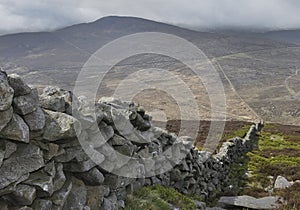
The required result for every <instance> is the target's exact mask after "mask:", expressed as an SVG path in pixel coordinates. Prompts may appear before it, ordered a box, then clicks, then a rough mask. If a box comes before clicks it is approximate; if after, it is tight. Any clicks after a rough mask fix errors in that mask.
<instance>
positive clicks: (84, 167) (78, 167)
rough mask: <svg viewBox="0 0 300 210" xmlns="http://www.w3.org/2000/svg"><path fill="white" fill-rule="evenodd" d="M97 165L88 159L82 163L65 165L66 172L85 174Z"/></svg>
mask: <svg viewBox="0 0 300 210" xmlns="http://www.w3.org/2000/svg"><path fill="white" fill-rule="evenodd" d="M96 165H97V164H96V163H95V162H94V161H93V160H91V159H88V160H85V161H82V162H70V163H65V164H64V170H65V171H70V172H85V171H89V170H90V169H92V168H93V167H95V166H96Z"/></svg>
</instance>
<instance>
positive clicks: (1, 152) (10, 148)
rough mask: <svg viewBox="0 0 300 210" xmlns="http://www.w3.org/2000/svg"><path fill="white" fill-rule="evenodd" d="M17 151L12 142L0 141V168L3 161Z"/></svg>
mask: <svg viewBox="0 0 300 210" xmlns="http://www.w3.org/2000/svg"><path fill="white" fill-rule="evenodd" d="M16 150H17V145H16V144H15V143H13V142H10V141H7V140H3V139H0V167H1V165H2V163H3V160H4V159H7V158H9V157H10V156H11V155H12V154H13V153H14V152H15V151H16Z"/></svg>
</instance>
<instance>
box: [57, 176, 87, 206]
mask: <svg viewBox="0 0 300 210" xmlns="http://www.w3.org/2000/svg"><path fill="white" fill-rule="evenodd" d="M71 180H72V189H71V191H70V194H69V196H68V198H67V200H66V202H65V204H64V207H63V208H64V209H78V210H82V209H83V208H84V206H85V204H86V197H87V190H86V187H85V185H84V183H83V181H81V180H78V179H76V178H74V177H72V178H71Z"/></svg>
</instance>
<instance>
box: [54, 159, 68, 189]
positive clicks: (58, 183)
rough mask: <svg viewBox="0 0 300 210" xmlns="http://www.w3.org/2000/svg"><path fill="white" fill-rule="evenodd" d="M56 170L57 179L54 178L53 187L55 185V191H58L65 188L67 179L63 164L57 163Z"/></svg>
mask: <svg viewBox="0 0 300 210" xmlns="http://www.w3.org/2000/svg"><path fill="white" fill-rule="evenodd" d="M55 170H56V173H55V177H54V181H53V185H54V189H53V190H54V191H57V190H59V189H61V188H62V187H63V186H64V184H65V182H66V179H67V178H66V176H65V173H64V171H63V164H61V163H57V164H56V165H55Z"/></svg>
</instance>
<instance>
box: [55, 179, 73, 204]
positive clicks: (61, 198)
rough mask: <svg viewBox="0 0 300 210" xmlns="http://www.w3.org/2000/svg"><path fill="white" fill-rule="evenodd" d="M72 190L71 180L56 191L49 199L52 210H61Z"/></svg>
mask: <svg viewBox="0 0 300 210" xmlns="http://www.w3.org/2000/svg"><path fill="white" fill-rule="evenodd" d="M71 189H72V182H71V180H69V181H67V182H66V183H65V184H64V186H63V187H62V188H61V189H60V190H58V191H56V192H55V193H54V194H53V195H52V196H51V198H50V200H51V201H52V203H53V209H62V207H63V206H64V204H65V202H66V200H67V198H68V196H69V194H70V192H71Z"/></svg>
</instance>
